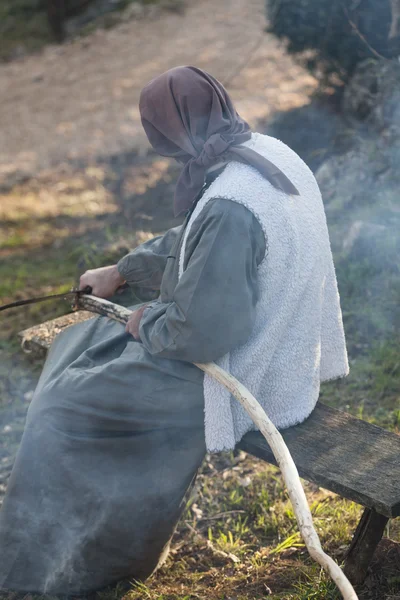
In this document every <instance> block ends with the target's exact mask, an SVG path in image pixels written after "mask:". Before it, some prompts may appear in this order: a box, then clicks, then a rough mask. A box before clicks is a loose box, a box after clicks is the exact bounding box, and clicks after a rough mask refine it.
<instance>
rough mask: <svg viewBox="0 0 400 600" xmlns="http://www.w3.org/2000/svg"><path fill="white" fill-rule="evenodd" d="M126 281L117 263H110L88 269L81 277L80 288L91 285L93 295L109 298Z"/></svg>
mask: <svg viewBox="0 0 400 600" xmlns="http://www.w3.org/2000/svg"><path fill="white" fill-rule="evenodd" d="M124 283H125V279H124V278H123V277H122V275H121V274H120V273H119V271H118V269H117V265H110V266H109V267H100V268H99V269H90V270H89V271H86V272H85V273H84V274H83V275H81V277H80V280H79V289H80V290H84V289H85V287H87V286H90V287H91V288H92V294H93V296H98V297H99V298H109V297H110V296H112V295H113V294H115V292H116V291H117V289H118V288H119V287H120V286H121V285H123V284H124Z"/></svg>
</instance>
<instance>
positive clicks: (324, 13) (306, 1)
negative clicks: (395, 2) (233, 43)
mask: <svg viewBox="0 0 400 600" xmlns="http://www.w3.org/2000/svg"><path fill="white" fill-rule="evenodd" d="M267 17H268V20H269V22H270V28H269V30H270V31H271V32H272V33H274V34H275V35H276V36H278V37H279V38H285V39H287V40H288V50H289V52H291V53H294V54H298V53H302V52H304V51H307V50H311V51H313V56H309V55H308V56H307V59H306V62H307V65H308V67H309V69H310V70H311V71H312V72H313V73H316V72H318V73H320V74H321V73H322V75H323V76H324V77H326V76H330V75H332V74H333V73H334V74H336V75H338V76H339V77H340V78H341V79H342V80H347V78H348V77H349V76H350V75H351V74H352V73H353V71H354V69H355V67H356V65H357V64H358V63H359V62H361V61H362V60H365V59H367V58H370V57H374V56H376V53H378V54H380V55H382V56H386V57H390V56H391V55H392V48H391V47H390V44H389V42H388V33H389V29H390V24H391V7H390V0H380V1H379V2H378V1H377V0H362V1H360V0H356V1H354V0H267Z"/></svg>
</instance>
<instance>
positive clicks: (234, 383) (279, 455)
mask: <svg viewBox="0 0 400 600" xmlns="http://www.w3.org/2000/svg"><path fill="white" fill-rule="evenodd" d="M76 308H77V309H83V310H89V311H91V312H94V313H98V314H101V315H104V316H108V317H110V318H112V319H114V320H116V321H119V322H120V323H125V324H126V322H127V321H128V319H129V316H130V314H131V313H132V311H131V310H129V309H127V308H124V307H122V306H118V305H117V304H114V303H112V302H109V301H108V300H104V299H102V298H96V297H95V296H90V295H85V294H82V295H81V296H80V297H79V299H78V301H77V306H76ZM194 364H196V366H197V367H199V369H201V370H202V371H205V372H206V373H208V375H210V376H211V377H214V378H215V379H216V380H217V381H219V382H220V383H221V384H222V385H223V386H225V387H226V388H227V389H228V390H229V392H230V393H231V394H232V395H233V396H234V397H235V398H236V399H237V400H238V401H239V402H240V404H241V405H242V406H243V408H244V409H245V410H246V412H247V413H248V414H249V416H250V417H251V419H252V420H253V422H254V424H255V425H256V427H257V429H259V431H260V432H261V433H262V435H263V436H264V437H265V439H266V440H267V442H268V444H269V445H270V447H271V450H272V452H273V454H274V456H275V459H276V462H277V464H278V465H279V468H280V470H281V472H282V477H283V480H284V482H285V484H286V488H287V491H288V494H289V498H290V501H291V503H292V505H293V510H294V514H295V516H296V520H297V524H298V526H299V530H300V534H301V536H302V538H303V540H304V543H305V545H306V547H307V550H308V551H309V553H310V555H311V557H312V558H313V559H314V560H315V561H316V562H317V563H319V564H320V565H321V566H322V567H323V568H324V569H325V570H326V571H327V572H328V573H329V574H330V576H331V577H332V579H333V581H334V582H335V583H336V585H337V587H338V588H339V590H340V592H341V593H342V596H343V598H344V600H358V596H357V594H356V592H355V591H354V588H353V586H352V585H351V583H350V581H349V580H348V579H347V577H346V576H345V574H344V573H343V571H342V569H341V568H340V567H339V565H338V564H337V563H336V562H335V561H334V560H333V559H332V558H331V557H330V556H328V555H327V554H325V552H324V551H323V550H322V547H321V542H320V540H319V537H318V534H317V532H316V530H315V528H314V524H313V521H312V516H311V511H310V507H309V506H308V502H307V498H306V495H305V493H304V489H303V486H302V484H301V481H300V477H299V474H298V471H297V468H296V465H295V464H294V461H293V458H292V457H291V454H290V452H289V449H288V447H287V446H286V444H285V442H284V440H283V438H282V436H281V434H280V433H279V431H278V430H277V429H276V427H275V425H274V424H273V423H272V422H271V421H270V419H269V418H268V416H267V414H266V413H265V411H264V409H263V408H262V406H261V405H260V404H259V402H257V400H256V399H255V398H254V396H253V395H252V394H251V393H250V392H249V390H248V389H247V388H246V387H245V386H244V385H243V384H242V383H240V381H238V380H237V379H235V377H233V376H232V375H230V374H229V373H227V372H226V371H224V370H223V369H221V368H220V367H219V366H218V365H216V364H215V363H204V364H203V363H194Z"/></svg>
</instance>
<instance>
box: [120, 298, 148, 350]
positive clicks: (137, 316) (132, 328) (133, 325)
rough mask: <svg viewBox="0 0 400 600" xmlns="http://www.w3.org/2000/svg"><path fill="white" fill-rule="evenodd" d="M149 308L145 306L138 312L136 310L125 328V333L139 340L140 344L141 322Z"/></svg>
mask: <svg viewBox="0 0 400 600" xmlns="http://www.w3.org/2000/svg"><path fill="white" fill-rule="evenodd" d="M147 306H148V305H147V304H144V305H143V306H141V307H140V308H138V309H137V310H134V311H133V313H132V314H131V316H130V317H129V320H128V322H127V324H126V327H125V331H126V332H127V333H130V334H131V335H132V336H133V337H134V338H135V340H137V341H138V342H140V335H139V325H140V320H141V318H142V316H143V313H144V310H145V309H146V308H147Z"/></svg>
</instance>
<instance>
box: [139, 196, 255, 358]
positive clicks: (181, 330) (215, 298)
mask: <svg viewBox="0 0 400 600" xmlns="http://www.w3.org/2000/svg"><path fill="white" fill-rule="evenodd" d="M265 248H266V242H265V237H264V233H263V231H262V229H261V226H260V224H259V223H258V221H257V219H256V218H255V217H254V216H253V214H252V213H251V212H250V211H249V210H248V209H247V208H245V207H244V206H242V205H240V204H238V203H235V202H233V201H231V200H227V199H221V198H217V199H213V200H211V201H210V202H209V203H208V204H207V205H206V207H205V208H204V209H203V211H202V212H201V214H200V215H199V216H198V217H197V219H196V220H195V221H194V223H193V225H192V227H191V230H190V233H189V236H188V240H187V245H186V252H185V264H184V267H185V270H184V272H183V274H182V277H181V278H180V280H179V282H178V284H177V286H176V288H175V291H174V294H173V298H172V301H171V302H168V303H163V302H161V301H157V302H155V303H154V304H153V305H152V306H150V307H149V308H148V309H146V310H145V312H144V315H143V317H142V320H141V323H140V329H139V333H140V337H141V340H142V343H143V345H144V346H145V348H146V349H147V350H148V351H149V352H150V353H151V354H152V355H157V356H161V357H165V358H170V359H177V360H184V361H188V362H209V361H213V360H216V359H217V358H219V357H221V356H223V355H224V354H226V353H227V352H229V351H230V350H231V349H233V348H234V347H236V346H239V345H240V344H243V343H244V342H245V341H246V340H247V338H248V336H249V335H250V333H251V330H252V327H253V325H254V319H255V306H256V303H257V301H258V297H259V287H258V274H257V267H258V265H259V263H260V262H261V261H262V259H263V258H264V255H265Z"/></svg>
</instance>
